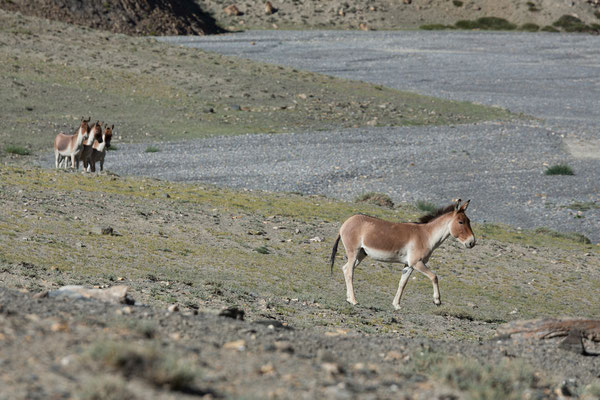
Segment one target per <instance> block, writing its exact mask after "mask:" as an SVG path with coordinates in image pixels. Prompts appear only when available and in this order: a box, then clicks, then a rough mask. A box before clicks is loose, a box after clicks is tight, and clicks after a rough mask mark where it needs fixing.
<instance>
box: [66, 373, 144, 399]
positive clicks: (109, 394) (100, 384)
mask: <svg viewBox="0 0 600 400" xmlns="http://www.w3.org/2000/svg"><path fill="white" fill-rule="evenodd" d="M77 398H78V399H80V400H135V399H137V396H135V394H134V393H133V392H131V391H130V390H128V389H127V382H125V380H124V379H123V378H121V377H118V376H111V375H105V376H99V377H94V378H90V379H88V380H87V381H86V382H85V383H84V384H83V387H82V388H81V389H80V390H79V393H78V397H77Z"/></svg>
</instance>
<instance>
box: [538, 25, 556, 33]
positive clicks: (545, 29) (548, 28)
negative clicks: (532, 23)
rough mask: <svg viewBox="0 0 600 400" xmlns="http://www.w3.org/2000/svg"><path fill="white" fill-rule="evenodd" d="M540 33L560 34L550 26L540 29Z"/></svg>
mask: <svg viewBox="0 0 600 400" xmlns="http://www.w3.org/2000/svg"><path fill="white" fill-rule="evenodd" d="M540 30H541V31H542V32H550V33H558V32H560V31H559V30H558V29H556V28H555V27H553V26H550V25H546V26H544V27H543V28H542V29H540Z"/></svg>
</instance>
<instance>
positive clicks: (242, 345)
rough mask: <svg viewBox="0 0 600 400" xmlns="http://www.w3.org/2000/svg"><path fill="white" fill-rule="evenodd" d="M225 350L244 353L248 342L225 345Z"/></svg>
mask: <svg viewBox="0 0 600 400" xmlns="http://www.w3.org/2000/svg"><path fill="white" fill-rule="evenodd" d="M223 348H224V349H228V350H237V351H244V350H246V341H245V340H243V339H240V340H234V341H232V342H227V343H225V344H224V345H223Z"/></svg>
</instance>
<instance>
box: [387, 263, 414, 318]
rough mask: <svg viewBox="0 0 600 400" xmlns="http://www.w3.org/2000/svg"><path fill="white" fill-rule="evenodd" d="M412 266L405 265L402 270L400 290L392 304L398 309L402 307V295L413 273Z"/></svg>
mask: <svg viewBox="0 0 600 400" xmlns="http://www.w3.org/2000/svg"><path fill="white" fill-rule="evenodd" d="M412 272H413V269H412V267H405V268H404V269H403V270H402V278H400V283H399V284H398V291H397V292H396V296H395V297H394V301H392V305H393V306H394V308H395V309H396V310H399V309H400V298H401V297H402V292H403V291H404V288H405V287H406V284H407V283H408V278H410V274H412Z"/></svg>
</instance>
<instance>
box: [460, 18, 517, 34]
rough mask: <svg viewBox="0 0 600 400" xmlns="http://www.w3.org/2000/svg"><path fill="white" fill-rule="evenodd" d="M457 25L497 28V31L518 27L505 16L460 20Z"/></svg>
mask: <svg viewBox="0 0 600 400" xmlns="http://www.w3.org/2000/svg"><path fill="white" fill-rule="evenodd" d="M455 26H456V27H457V28H459V29H482V30H496V31H512V30H514V29H516V28H517V26H516V25H515V24H512V23H510V22H508V21H507V20H505V19H504V18H498V17H481V18H478V19H477V20H475V21H470V20H460V21H458V22H457V23H456V24H455Z"/></svg>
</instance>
